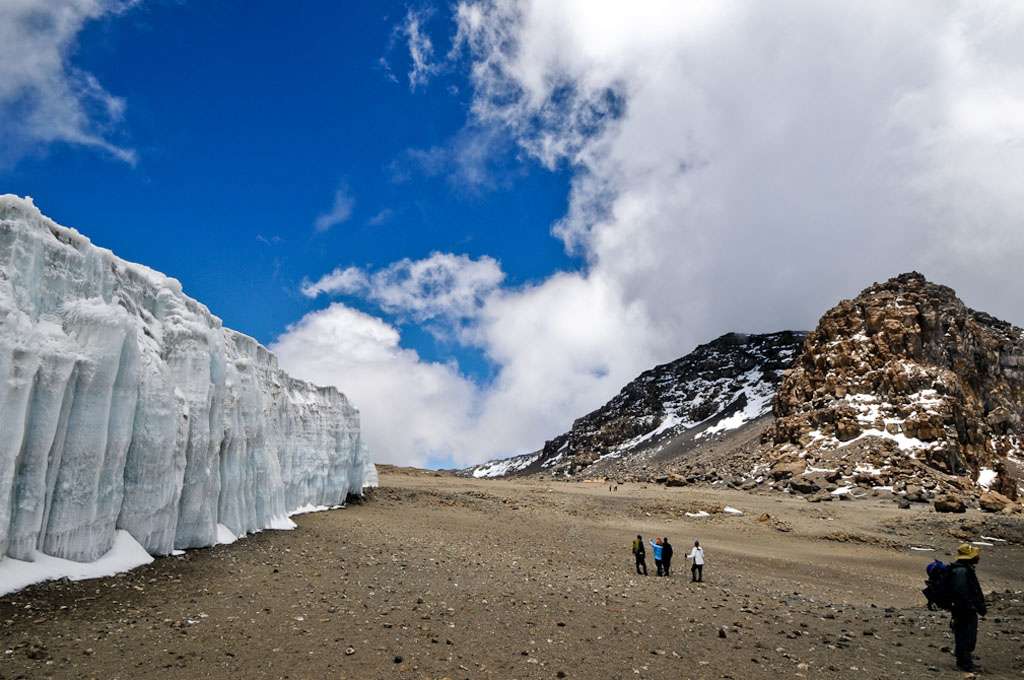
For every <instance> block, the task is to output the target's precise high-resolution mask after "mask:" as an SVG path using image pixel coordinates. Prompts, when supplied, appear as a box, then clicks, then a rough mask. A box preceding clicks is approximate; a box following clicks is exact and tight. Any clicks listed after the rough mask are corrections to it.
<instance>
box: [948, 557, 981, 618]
mask: <svg viewBox="0 0 1024 680" xmlns="http://www.w3.org/2000/svg"><path fill="white" fill-rule="evenodd" d="M949 570H950V571H949V579H950V584H949V585H950V592H951V594H952V595H953V607H952V609H953V612H954V613H956V612H958V611H960V612H976V613H978V614H980V615H982V616H984V615H985V612H986V611H987V607H986V606H985V596H984V594H983V593H982V592H981V584H980V583H978V576H977V574H975V573H974V565H973V564H970V563H967V562H963V561H959V560H958V561H956V562H954V563H953V564H951V565H950V567H949Z"/></svg>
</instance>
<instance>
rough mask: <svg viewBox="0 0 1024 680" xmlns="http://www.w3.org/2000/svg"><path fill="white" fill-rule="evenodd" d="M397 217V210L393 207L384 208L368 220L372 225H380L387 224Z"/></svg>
mask: <svg viewBox="0 0 1024 680" xmlns="http://www.w3.org/2000/svg"><path fill="white" fill-rule="evenodd" d="M394 217H395V211H394V210H392V209H391V208H384V209H383V210H381V211H380V212H378V213H377V214H376V215H374V216H373V217H371V218H370V219H368V220H367V221H366V223H367V224H368V225H370V226H371V227H379V226H381V225H382V224H387V223H388V222H390V221H391V220H392V219H394Z"/></svg>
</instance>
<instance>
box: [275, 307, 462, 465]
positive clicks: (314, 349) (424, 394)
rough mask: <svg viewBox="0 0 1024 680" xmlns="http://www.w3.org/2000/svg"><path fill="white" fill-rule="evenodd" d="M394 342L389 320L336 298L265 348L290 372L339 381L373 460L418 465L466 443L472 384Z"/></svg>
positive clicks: (449, 368) (396, 339)
mask: <svg viewBox="0 0 1024 680" xmlns="http://www.w3.org/2000/svg"><path fill="white" fill-rule="evenodd" d="M399 340H400V336H399V333H398V330H397V329H395V328H394V327H393V326H391V325H390V324H388V323H386V322H384V321H382V320H381V319H378V318H376V317H373V316H369V315H367V314H364V313H363V312H360V311H358V310H355V309H352V308H350V307H346V306H345V305H343V304H341V303H334V304H332V305H330V306H329V307H327V308H326V309H322V310H319V311H316V312H312V313H310V314H308V315H306V316H305V317H303V319H302V320H301V321H299V322H298V323H296V324H294V325H292V326H290V327H289V328H288V330H287V331H286V332H285V333H284V335H282V336H281V337H280V338H279V339H278V340H277V342H275V343H274V344H272V345H271V348H270V349H271V350H272V351H273V352H274V353H275V354H276V355H277V357H278V360H279V361H280V363H281V365H282V366H286V367H287V369H288V370H289V371H290V372H291V373H292V374H293V375H295V376H297V377H299V378H303V379H306V380H310V381H312V382H314V383H317V384H321V385H325V384H330V385H336V386H337V387H339V388H340V389H341V390H342V391H343V392H344V393H345V394H346V395H347V396H348V397H349V398H350V399H351V400H352V401H353V403H354V404H355V405H356V407H357V408H359V410H360V414H361V418H362V424H363V431H364V434H365V436H366V437H367V440H368V441H369V442H370V444H371V446H372V447H373V451H374V455H375V458H376V459H377V460H379V461H384V462H396V463H403V464H411V465H421V466H422V465H424V464H425V463H427V461H428V460H430V459H431V457H436V458H446V457H447V456H448V454H449V453H450V452H451V451H452V450H453V443H455V442H463V441H464V439H463V438H464V437H465V433H467V432H468V431H469V430H470V427H471V425H472V421H471V418H470V414H469V413H468V412H467V411H466V409H468V408H470V406H471V405H472V404H473V403H474V402H475V395H474V392H475V390H476V387H475V386H474V385H473V383H472V382H470V381H468V380H466V379H465V378H463V377H462V376H461V375H460V374H459V372H458V368H457V367H456V366H454V365H452V364H445V363H436V362H429V361H424V360H422V359H421V358H420V357H419V356H418V355H417V354H416V352H414V351H412V350H408V349H403V348H402V347H401V346H400V344H399ZM457 448H458V449H459V450H467V449H466V448H465V447H463V446H459V447H457ZM457 460H458V462H460V463H464V462H466V460H467V459H465V458H459V459H457Z"/></svg>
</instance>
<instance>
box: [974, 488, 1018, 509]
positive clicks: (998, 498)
mask: <svg viewBox="0 0 1024 680" xmlns="http://www.w3.org/2000/svg"><path fill="white" fill-rule="evenodd" d="M978 504H979V505H980V506H981V509H982V510H984V511H985V512H1002V510H1003V509H1004V508H1009V507H1011V506H1012V505H1013V501H1011V500H1010V499H1009V498H1007V497H1006V496H1004V495H1003V494H1001V493H999V492H998V491H985V492H984V493H982V494H981V498H980V499H978Z"/></svg>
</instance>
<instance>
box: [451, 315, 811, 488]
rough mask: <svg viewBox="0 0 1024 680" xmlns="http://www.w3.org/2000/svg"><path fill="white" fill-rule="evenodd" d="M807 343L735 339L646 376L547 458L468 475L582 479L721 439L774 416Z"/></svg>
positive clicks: (790, 336) (579, 424) (520, 459)
mask: <svg viewBox="0 0 1024 680" xmlns="http://www.w3.org/2000/svg"><path fill="white" fill-rule="evenodd" d="M803 338H804V333H799V332H793V331H783V332H780V333H771V334H766V335H745V334H740V333H728V334H726V335H723V336H721V337H720V338H717V339H716V340H713V341H712V342H709V343H707V344H704V345H700V346H699V347H697V348H696V349H695V350H693V351H692V352H691V353H689V354H687V355H686V356H684V357H682V358H680V359H677V360H676V361H673V362H671V363H668V364H663V365H661V366H656V367H654V368H652V369H651V370H649V371H645V372H644V373H642V374H641V375H640V376H639V377H637V378H636V379H635V380H633V381H632V382H630V383H629V384H628V385H626V386H625V387H624V388H622V391H620V392H619V394H618V395H616V396H615V397H614V398H613V399H612V400H611V401H609V402H608V403H607V404H605V405H604V406H602V407H601V408H599V409H597V410H596V411H593V412H592V413H589V414H587V415H585V416H583V417H582V418H579V419H577V420H576V421H575V422H574V423H573V425H572V428H571V429H570V430H569V431H568V432H566V433H565V434H562V435H560V436H558V437H555V438H554V439H552V440H550V441H548V442H546V443H545V444H544V448H543V449H542V450H541V451H538V452H534V453H532V454H527V455H523V456H517V457H515V458H511V459H506V460H504V461H492V462H490V463H486V464H484V465H481V466H478V467H477V468H473V469H471V470H469V471H466V472H467V473H468V474H474V475H476V476H502V475H506V474H530V473H538V472H540V473H549V474H553V475H556V476H577V475H579V474H581V473H585V472H587V471H588V470H590V469H591V467H592V466H593V464H594V463H596V462H597V461H599V460H601V459H603V458H614V459H616V461H617V462H619V463H629V462H630V459H632V458H635V457H636V456H637V455H638V454H639V453H640V452H649V451H651V450H652V449H653V448H655V447H656V446H657V445H658V444H660V443H663V442H665V441H667V440H670V439H672V438H675V437H678V436H680V435H681V434H683V433H687V432H690V433H693V434H694V437H696V438H705V439H707V438H714V437H716V436H721V435H722V434H723V433H726V432H729V431H732V430H736V429H738V428H740V427H742V426H743V425H745V424H747V423H749V422H751V421H753V420H756V419H758V418H760V417H762V416H764V415H766V414H768V413H769V412H770V410H771V403H772V398H773V397H774V395H775V387H776V385H777V384H778V382H779V380H780V379H781V378H782V373H783V371H784V370H785V369H787V368H789V367H790V366H791V365H792V363H793V360H794V359H795V357H796V355H797V352H798V351H799V349H800V345H801V343H802V341H803ZM619 467H620V469H624V468H628V467H629V465H620V466H619ZM635 467H636V468H637V471H636V472H635V473H634V474H633V475H630V477H631V478H636V476H638V475H639V476H642V477H643V478H646V477H647V476H648V474H647V472H642V471H640V470H639V469H640V468H641V467H642V466H641V465H637V466H635ZM602 474H604V473H603V472H602Z"/></svg>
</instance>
